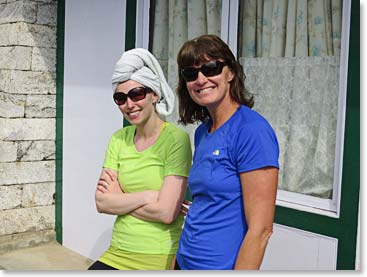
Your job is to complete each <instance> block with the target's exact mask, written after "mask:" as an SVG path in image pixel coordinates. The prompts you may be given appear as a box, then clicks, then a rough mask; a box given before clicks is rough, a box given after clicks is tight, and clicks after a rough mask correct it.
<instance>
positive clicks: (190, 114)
mask: <svg viewBox="0 0 367 277" xmlns="http://www.w3.org/2000/svg"><path fill="white" fill-rule="evenodd" d="M208 60H221V61H223V62H224V63H225V64H226V65H227V66H228V67H229V69H230V70H231V71H232V73H233V75H234V78H233V80H232V81H231V82H230V84H231V86H230V96H231V98H232V100H233V101H235V102H237V103H239V104H241V105H246V106H248V107H250V108H251V107H252V106H253V105H254V100H253V96H252V95H251V94H250V93H249V92H248V91H247V89H246V88H245V84H244V81H245V78H246V77H245V74H244V72H243V68H242V65H241V64H240V63H239V62H238V61H237V60H236V58H235V57H234V55H233V53H232V51H231V50H230V48H229V47H228V45H227V44H226V43H225V42H224V41H223V40H221V39H220V38H219V37H218V36H216V35H202V36H199V37H197V38H194V39H192V40H189V41H186V42H185V43H184V44H183V46H182V47H181V49H180V51H179V52H178V55H177V64H178V78H179V81H178V86H177V89H176V92H177V95H178V100H179V115H180V120H179V122H182V123H183V124H185V125H186V124H189V123H194V122H196V121H201V122H203V121H205V120H206V119H208V118H210V115H209V112H208V110H207V109H206V107H203V106H200V105H198V104H196V103H195V102H194V101H193V100H192V99H191V97H190V94H189V92H188V90H187V87H186V81H185V80H184V79H183V77H182V75H181V70H182V68H184V67H187V66H193V65H195V66H198V65H200V64H202V63H204V62H207V61H208Z"/></svg>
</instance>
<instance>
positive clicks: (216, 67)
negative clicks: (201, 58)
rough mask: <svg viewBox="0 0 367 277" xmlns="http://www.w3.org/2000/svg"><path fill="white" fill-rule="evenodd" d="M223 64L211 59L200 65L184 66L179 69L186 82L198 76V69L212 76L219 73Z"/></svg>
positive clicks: (207, 75) (205, 74)
mask: <svg viewBox="0 0 367 277" xmlns="http://www.w3.org/2000/svg"><path fill="white" fill-rule="evenodd" d="M225 65H226V64H225V63H224V62H220V61H211V62H208V63H204V64H203V65H202V66H201V67H191V66H190V67H184V68H182V69H181V74H182V77H183V78H184V80H185V81H186V82H191V81H195V80H196V79H197V78H198V75H199V71H200V72H201V73H203V75H204V76H206V77H213V76H216V75H219V74H221V73H222V70H223V67H224V66H225Z"/></svg>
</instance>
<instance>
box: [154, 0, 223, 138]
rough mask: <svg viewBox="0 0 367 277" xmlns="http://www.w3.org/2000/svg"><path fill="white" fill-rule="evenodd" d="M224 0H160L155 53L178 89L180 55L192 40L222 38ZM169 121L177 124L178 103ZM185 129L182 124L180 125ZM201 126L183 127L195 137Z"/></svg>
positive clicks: (155, 26)
mask: <svg viewBox="0 0 367 277" xmlns="http://www.w3.org/2000/svg"><path fill="white" fill-rule="evenodd" d="M221 2H222V1H221V0H188V1H183V0H156V1H155V7H154V28H153V34H152V41H151V45H152V46H151V48H152V49H151V51H152V53H153V54H154V55H155V56H156V57H157V59H158V60H159V62H160V63H161V65H162V66H163V70H164V72H165V74H166V77H167V80H168V83H169V84H170V86H171V87H172V88H173V89H175V88H176V87H177V81H178V75H177V62H176V60H177V53H178V51H179V50H180V48H181V46H182V45H183V44H184V42H185V41H187V40H188V39H192V38H194V37H197V36H200V35H203V34H215V35H218V36H220V26H221V6H222V4H221ZM175 107H176V108H175V111H174V112H173V115H171V116H169V117H168V118H167V120H169V121H171V122H177V120H178V103H177V99H176V105H175ZM179 126H182V125H179ZM196 127H197V125H188V126H186V127H183V128H184V129H185V130H186V131H187V132H189V134H190V137H191V143H192V145H193V134H194V131H195V128H196Z"/></svg>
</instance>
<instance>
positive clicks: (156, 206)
mask: <svg viewBox="0 0 367 277" xmlns="http://www.w3.org/2000/svg"><path fill="white" fill-rule="evenodd" d="M178 213H179V210H178V211H177V210H176V209H171V210H170V209H167V208H166V207H164V206H163V205H160V203H159V202H154V203H149V204H146V205H144V206H141V207H140V208H137V209H135V210H134V211H132V212H131V213H130V214H131V215H132V216H135V217H136V218H139V219H142V220H147V221H158V222H162V223H164V224H171V223H172V222H173V221H174V220H175V219H176V217H177V215H178Z"/></svg>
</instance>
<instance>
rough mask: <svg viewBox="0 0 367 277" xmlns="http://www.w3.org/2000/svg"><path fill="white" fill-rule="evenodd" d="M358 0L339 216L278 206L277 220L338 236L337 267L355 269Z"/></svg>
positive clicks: (353, 17)
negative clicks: (334, 216) (333, 216)
mask: <svg viewBox="0 0 367 277" xmlns="http://www.w3.org/2000/svg"><path fill="white" fill-rule="evenodd" d="M359 13H360V11H359V3H358V2H357V1H352V7H351V16H350V18H351V22H350V37H349V49H350V51H349V62H348V83H347V106H346V119H345V133H344V157H343V177H342V190H341V209H340V218H330V217H327V216H321V215H317V214H311V213H307V212H302V211H297V210H294V209H289V208H284V207H279V206H277V207H276V211H275V222H276V223H279V224H282V225H286V226H290V227H294V228H298V229H302V230H306V231H310V232H314V233H318V234H322V235H325V236H330V237H334V238H337V239H338V257H337V269H338V270H353V269H355V259H356V242H357V229H358V209H359V189H360V177H359V176H360V169H359V167H360V140H359V136H360V127H359V126H360V125H359V122H360V119H359V102H360V100H359V98H360V85H359V82H360V79H359V78H360V70H359V63H360V52H359V51H360V50H359V49H360V48H359V28H360V27H359Z"/></svg>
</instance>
